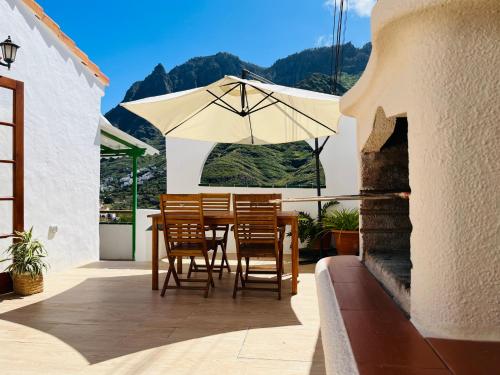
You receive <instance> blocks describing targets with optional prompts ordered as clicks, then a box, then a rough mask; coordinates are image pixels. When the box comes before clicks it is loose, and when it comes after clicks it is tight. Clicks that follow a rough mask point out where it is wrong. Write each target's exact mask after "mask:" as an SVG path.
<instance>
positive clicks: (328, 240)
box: [311, 232, 332, 251]
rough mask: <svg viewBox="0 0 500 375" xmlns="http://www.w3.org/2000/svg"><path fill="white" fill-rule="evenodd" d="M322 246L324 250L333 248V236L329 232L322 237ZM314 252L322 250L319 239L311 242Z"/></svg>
mask: <svg viewBox="0 0 500 375" xmlns="http://www.w3.org/2000/svg"><path fill="white" fill-rule="evenodd" d="M321 245H323V250H329V249H330V248H331V247H332V234H331V233H330V232H327V233H325V234H323V236H321ZM311 249H312V250H318V251H319V250H320V242H319V238H317V239H315V240H313V241H312V242H311Z"/></svg>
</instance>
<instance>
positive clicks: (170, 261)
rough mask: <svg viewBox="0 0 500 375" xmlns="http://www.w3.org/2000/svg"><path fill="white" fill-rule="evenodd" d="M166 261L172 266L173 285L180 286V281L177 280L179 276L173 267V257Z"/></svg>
mask: <svg viewBox="0 0 500 375" xmlns="http://www.w3.org/2000/svg"><path fill="white" fill-rule="evenodd" d="M168 263H169V264H170V266H171V267H172V276H173V277H174V280H175V285H176V286H177V287H180V286H181V282H180V281H179V277H178V276H177V270H176V269H175V257H170V258H168Z"/></svg>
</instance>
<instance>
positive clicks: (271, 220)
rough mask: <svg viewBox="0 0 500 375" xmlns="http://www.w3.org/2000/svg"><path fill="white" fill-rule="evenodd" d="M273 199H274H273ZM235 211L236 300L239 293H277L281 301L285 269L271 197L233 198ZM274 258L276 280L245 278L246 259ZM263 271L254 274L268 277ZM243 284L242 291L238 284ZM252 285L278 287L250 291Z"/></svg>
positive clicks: (234, 290)
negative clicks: (282, 277)
mask: <svg viewBox="0 0 500 375" xmlns="http://www.w3.org/2000/svg"><path fill="white" fill-rule="evenodd" d="M271 199H273V198H271ZM233 211H234V217H235V224H234V238H235V241H236V255H237V258H238V266H237V269H236V278H235V280H234V289H233V298H236V293H237V291H238V290H242V289H253V290H269V291H274V292H278V299H281V275H282V269H283V248H282V246H280V244H279V240H280V237H279V229H278V220H277V208H276V205H275V204H273V203H269V195H266V194H234V195H233ZM255 257H258V258H273V259H274V260H275V262H276V268H275V270H274V271H272V272H273V273H275V274H276V280H272V279H260V280H259V279H255V280H254V279H248V278H247V277H245V278H244V277H243V267H242V264H241V260H242V259H243V258H245V259H247V258H248V259H250V258H255ZM269 272H270V271H260V272H255V273H269ZM240 281H241V287H240V286H239V283H240ZM251 283H271V284H276V287H275V288H263V287H249V286H247V284H251Z"/></svg>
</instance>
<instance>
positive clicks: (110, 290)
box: [0, 262, 324, 375]
mask: <svg viewBox="0 0 500 375" xmlns="http://www.w3.org/2000/svg"><path fill="white" fill-rule="evenodd" d="M162 267H163V268H165V265H164V264H163V265H162ZM288 269H289V268H288ZM313 269H314V266H304V267H302V268H301V274H300V284H299V294H298V295H296V296H293V297H292V296H291V295H290V281H289V280H287V281H285V282H284V285H283V287H284V293H283V295H284V298H283V299H282V300H281V301H278V300H277V299H276V297H275V294H274V293H265V292H243V295H241V294H240V295H239V296H238V298H237V299H236V300H233V299H232V298H231V292H232V286H233V280H234V279H233V275H231V276H228V275H227V274H225V276H224V278H223V279H222V281H219V280H218V279H216V289H215V291H213V292H212V294H211V296H210V297H209V298H207V299H204V298H203V296H202V292H200V291H184V290H183V291H174V290H169V291H167V296H166V297H165V298H161V297H160V295H159V292H158V291H152V290H151V288H150V284H151V283H150V280H151V279H150V271H149V264H145V263H134V262H98V263H94V264H90V265H87V266H85V267H81V268H77V269H72V270H69V271H66V272H64V273H57V274H52V275H50V276H49V277H47V280H46V291H45V292H44V293H43V294H40V295H35V296H30V297H25V298H20V297H15V296H10V297H7V298H2V297H0V369H1V373H2V374H6V375H7V374H87V373H91V374H94V373H95V374H169V375H173V374H207V375H208V374H280V375H288V374H294V375H295V374H297V375H298V374H324V362H323V353H322V349H321V339H320V337H319V317H318V311H317V301H316V291H315V285H314V274H313ZM160 276H161V280H162V281H163V278H164V273H162V274H161V275H160Z"/></svg>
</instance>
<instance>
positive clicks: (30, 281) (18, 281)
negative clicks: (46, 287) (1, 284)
mask: <svg viewBox="0 0 500 375" xmlns="http://www.w3.org/2000/svg"><path fill="white" fill-rule="evenodd" d="M12 281H13V282H14V293H16V294H19V295H21V296H30V295H32V294H36V293H41V292H43V275H38V276H36V277H35V278H32V277H31V276H30V275H29V274H16V273H13V274H12Z"/></svg>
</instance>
